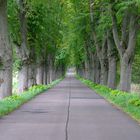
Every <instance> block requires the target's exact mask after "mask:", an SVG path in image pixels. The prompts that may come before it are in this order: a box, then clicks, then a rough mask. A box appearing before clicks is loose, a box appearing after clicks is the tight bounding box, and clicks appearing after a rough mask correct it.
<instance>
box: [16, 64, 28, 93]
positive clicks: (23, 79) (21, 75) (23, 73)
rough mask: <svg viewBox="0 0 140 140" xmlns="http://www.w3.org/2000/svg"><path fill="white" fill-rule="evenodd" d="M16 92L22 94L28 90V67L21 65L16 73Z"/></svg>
mask: <svg viewBox="0 0 140 140" xmlns="http://www.w3.org/2000/svg"><path fill="white" fill-rule="evenodd" d="M18 83H19V86H18V92H19V93H22V92H23V91H25V90H27V89H28V65H25V64H24V65H23V66H22V68H21V70H19V72H18Z"/></svg>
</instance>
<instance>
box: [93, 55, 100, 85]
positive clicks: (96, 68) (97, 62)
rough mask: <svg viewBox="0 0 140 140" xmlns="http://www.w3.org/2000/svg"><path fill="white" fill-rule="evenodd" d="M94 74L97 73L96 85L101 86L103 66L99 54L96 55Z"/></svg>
mask: <svg viewBox="0 0 140 140" xmlns="http://www.w3.org/2000/svg"><path fill="white" fill-rule="evenodd" d="M94 73H95V75H94V76H95V81H94V82H95V83H96V84H100V79H101V65H100V61H99V59H98V57H97V54H96V55H95V63H94Z"/></svg>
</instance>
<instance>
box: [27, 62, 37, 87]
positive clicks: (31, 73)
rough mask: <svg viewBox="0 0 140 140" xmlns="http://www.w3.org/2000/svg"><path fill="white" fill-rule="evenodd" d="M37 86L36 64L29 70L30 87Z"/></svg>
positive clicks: (31, 65) (30, 66)
mask: <svg viewBox="0 0 140 140" xmlns="http://www.w3.org/2000/svg"><path fill="white" fill-rule="evenodd" d="M34 85H36V65H35V64H34V63H32V64H30V65H29V68H28V87H32V86H34Z"/></svg>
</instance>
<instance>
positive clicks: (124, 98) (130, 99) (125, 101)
mask: <svg viewBox="0 0 140 140" xmlns="http://www.w3.org/2000/svg"><path fill="white" fill-rule="evenodd" d="M77 78H78V79H79V80H80V81H82V83H84V84H86V85H87V86H89V87H90V88H91V89H93V90H95V91H96V93H97V94H99V95H101V96H103V97H104V98H105V99H107V100H108V101H110V102H111V103H113V104H115V105H116V106H118V107H120V108H121V109H122V110H124V111H125V112H127V113H129V114H130V115H131V116H132V117H134V118H135V119H137V120H140V97H139V96H138V95H137V94H130V93H127V92H123V91H120V90H112V89H110V88H108V87H106V86H102V85H96V84H94V83H93V82H92V81H90V80H86V79H83V78H80V77H77Z"/></svg>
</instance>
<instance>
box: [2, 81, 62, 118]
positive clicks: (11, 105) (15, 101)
mask: <svg viewBox="0 0 140 140" xmlns="http://www.w3.org/2000/svg"><path fill="white" fill-rule="evenodd" d="M61 80H62V79H58V80H55V81H53V82H52V83H51V84H49V85H37V86H33V87H31V88H29V90H28V91H25V92H23V93H21V94H18V95H17V94H14V95H12V96H9V97H7V98H4V99H2V100H0V117H1V116H4V115H7V114H9V113H10V112H12V111H14V110H15V109H17V108H18V107H20V106H21V105H22V104H24V103H26V102H27V101H29V100H31V99H32V98H34V97H35V96H37V95H39V94H41V93H43V92H44V91H46V90H47V89H50V88H52V87H53V86H54V85H56V84H58V83H59V82H60V81H61Z"/></svg>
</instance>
